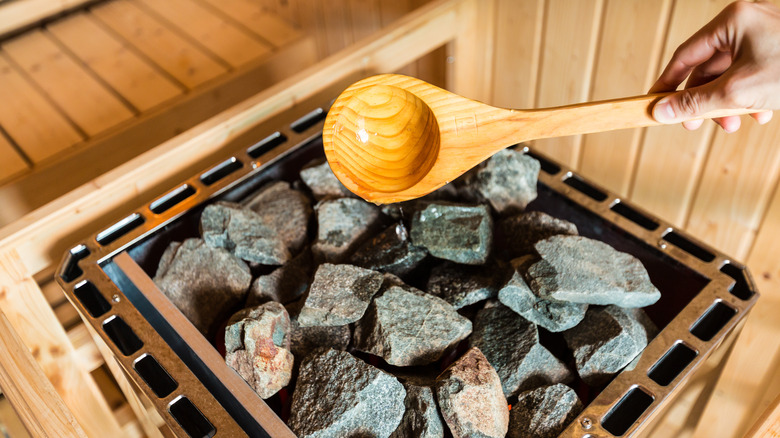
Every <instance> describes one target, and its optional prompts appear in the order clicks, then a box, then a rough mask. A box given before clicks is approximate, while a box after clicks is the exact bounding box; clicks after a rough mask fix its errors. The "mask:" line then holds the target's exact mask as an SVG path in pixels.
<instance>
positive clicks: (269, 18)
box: [205, 0, 303, 47]
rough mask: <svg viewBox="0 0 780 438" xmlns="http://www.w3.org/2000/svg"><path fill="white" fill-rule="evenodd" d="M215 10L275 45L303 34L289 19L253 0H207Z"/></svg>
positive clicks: (291, 40)
mask: <svg viewBox="0 0 780 438" xmlns="http://www.w3.org/2000/svg"><path fill="white" fill-rule="evenodd" d="M205 1H206V2H208V4H210V5H211V6H212V8H213V10H214V11H216V12H217V13H221V14H224V15H226V16H228V17H230V18H231V19H233V20H234V21H236V22H238V23H241V24H242V25H243V26H244V28H245V29H246V30H248V31H249V32H252V33H254V34H255V35H257V36H259V37H260V38H262V39H263V40H264V41H267V42H269V43H271V45H272V46H273V47H284V46H286V45H287V44H290V43H293V42H294V41H295V40H298V39H300V38H301V37H302V36H303V34H302V32H301V31H300V30H299V29H296V28H295V27H293V26H292V25H291V24H289V23H290V22H289V21H286V20H284V19H280V16H279V15H277V14H274V13H271V12H269V11H268V10H267V9H265V8H264V7H263V6H261V5H260V4H259V3H258V2H256V1H253V0H205Z"/></svg>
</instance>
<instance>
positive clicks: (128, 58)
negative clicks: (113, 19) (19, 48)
mask: <svg viewBox="0 0 780 438" xmlns="http://www.w3.org/2000/svg"><path fill="white" fill-rule="evenodd" d="M48 30H49V32H51V34H52V35H54V37H55V38H57V40H58V41H59V42H60V43H62V45H63V46H65V47H66V48H67V49H68V50H69V51H70V52H72V53H73V54H74V55H76V56H77V57H78V58H79V59H80V60H81V62H83V63H84V64H85V65H86V66H87V67H89V68H90V69H91V70H92V71H93V72H95V74H97V75H98V76H99V77H100V78H101V79H102V80H103V81H104V82H105V83H106V84H108V85H109V86H111V88H113V89H114V90H115V91H116V92H117V93H118V94H119V95H121V96H122V97H123V98H124V99H125V100H126V101H127V102H129V103H130V104H131V105H132V106H133V107H134V108H135V109H136V110H137V111H139V112H143V111H147V110H149V109H151V108H154V107H156V106H158V105H160V104H162V103H163V102H166V101H168V100H170V99H172V98H174V97H176V96H179V95H180V94H181V93H182V91H183V89H182V88H180V87H179V86H177V85H176V84H174V83H173V81H171V80H170V79H168V78H167V77H166V76H163V74H161V73H160V72H159V71H157V69H156V68H154V67H153V66H152V65H151V64H149V63H148V62H146V61H145V60H144V59H142V58H141V57H140V56H139V55H138V54H136V53H135V52H134V51H133V50H132V49H130V47H128V44H127V43H125V42H124V41H123V40H121V39H118V38H117V37H115V36H114V34H113V33H110V32H109V31H107V30H106V29H105V28H104V27H103V26H101V25H99V24H98V22H96V21H95V19H94V18H93V17H92V15H91V14H86V13H80V14H76V15H73V16H70V17H68V18H67V19H64V20H59V21H57V22H56V23H53V24H52V25H50V26H48Z"/></svg>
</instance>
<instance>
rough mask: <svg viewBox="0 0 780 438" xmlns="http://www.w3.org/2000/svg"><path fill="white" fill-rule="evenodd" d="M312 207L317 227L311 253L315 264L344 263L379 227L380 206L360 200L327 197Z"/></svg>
mask: <svg viewBox="0 0 780 438" xmlns="http://www.w3.org/2000/svg"><path fill="white" fill-rule="evenodd" d="M314 209H315V211H316V213H317V223H318V229H317V239H316V240H315V241H314V244H313V246H312V252H313V253H314V258H315V261H316V262H318V263H322V262H325V263H341V262H343V261H344V260H346V259H347V258H348V257H349V256H350V255H351V254H352V252H354V251H355V250H356V249H357V248H358V247H359V246H360V245H361V244H362V243H363V242H365V241H366V240H368V239H369V238H370V237H371V236H372V235H373V234H374V233H376V232H378V231H380V230H381V229H382V213H381V211H380V210H379V207H377V206H375V205H373V204H369V203H368V202H365V201H363V200H359V199H352V198H341V199H333V200H326V201H322V202H320V203H319V204H317V205H316V206H315V207H314Z"/></svg>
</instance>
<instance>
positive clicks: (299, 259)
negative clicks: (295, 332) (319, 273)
mask: <svg viewBox="0 0 780 438" xmlns="http://www.w3.org/2000/svg"><path fill="white" fill-rule="evenodd" d="M312 269H313V267H312V260H311V252H310V251H308V250H304V251H302V252H301V253H300V254H298V255H297V256H295V257H294V258H293V259H292V260H290V261H289V262H287V263H285V264H284V265H283V266H280V267H278V268H276V269H274V270H273V271H272V272H271V273H269V274H266V275H260V276H258V277H257V278H255V280H254V281H253V282H252V287H251V288H250V289H249V294H248V295H247V299H246V306H247V307H252V306H256V305H258V304H262V303H264V302H266V301H278V302H280V303H282V304H287V303H290V302H292V301H295V300H297V299H298V298H300V297H301V296H303V294H304V293H305V292H306V289H307V288H308V287H309V279H310V278H311V271H312Z"/></svg>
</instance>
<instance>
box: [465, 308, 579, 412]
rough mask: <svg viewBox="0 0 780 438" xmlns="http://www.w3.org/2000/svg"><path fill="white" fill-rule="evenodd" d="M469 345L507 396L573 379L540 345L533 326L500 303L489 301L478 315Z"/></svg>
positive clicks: (537, 334)
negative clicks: (483, 356)
mask: <svg viewBox="0 0 780 438" xmlns="http://www.w3.org/2000/svg"><path fill="white" fill-rule="evenodd" d="M469 342H470V346H471V347H476V348H479V350H480V351H482V353H483V354H484V355H485V357H486V358H487V360H488V362H490V365H492V366H493V368H494V369H495V370H496V372H497V373H498V376H499V378H500V379H501V387H502V390H503V391H504V395H505V396H507V397H510V396H513V395H515V394H517V393H518V392H520V391H523V390H527V389H532V388H535V387H538V386H540V385H549V384H554V383H562V382H568V381H571V380H572V377H573V376H572V374H571V372H570V371H569V370H568V369H567V368H566V366H565V365H564V364H563V363H561V361H560V360H558V358H556V357H555V356H553V354H552V353H550V351H549V350H547V349H546V348H545V347H544V346H542V344H540V343H539V332H538V330H537V328H536V325H534V324H533V323H531V322H529V321H527V320H525V319H524V318H521V317H518V316H517V314H516V313H515V312H513V311H512V310H511V309H509V308H508V307H506V306H504V305H503V304H501V303H496V302H489V303H488V305H486V306H485V308H484V309H482V310H480V311H479V312H478V313H477V316H476V318H475V319H474V333H473V334H472V335H471V338H470V339H469Z"/></svg>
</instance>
